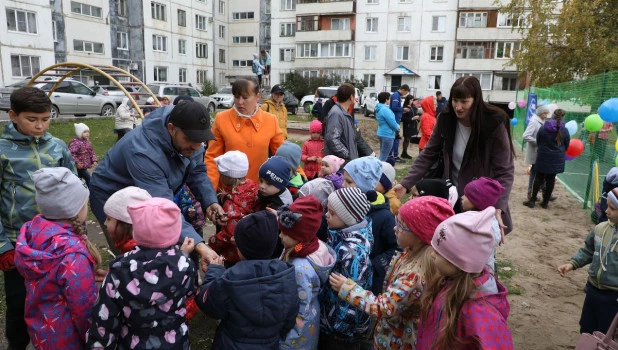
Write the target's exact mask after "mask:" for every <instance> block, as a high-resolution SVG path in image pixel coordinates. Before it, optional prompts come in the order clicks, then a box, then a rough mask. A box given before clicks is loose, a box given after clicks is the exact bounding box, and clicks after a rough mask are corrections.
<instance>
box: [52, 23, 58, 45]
mask: <svg viewBox="0 0 618 350" xmlns="http://www.w3.org/2000/svg"><path fill="white" fill-rule="evenodd" d="M52 38H53V39H54V42H58V22H56V21H52Z"/></svg>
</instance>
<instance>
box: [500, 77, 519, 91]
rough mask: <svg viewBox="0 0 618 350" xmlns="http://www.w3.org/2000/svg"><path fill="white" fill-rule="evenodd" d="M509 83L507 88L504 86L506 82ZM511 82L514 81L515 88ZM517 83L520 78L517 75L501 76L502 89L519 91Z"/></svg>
mask: <svg viewBox="0 0 618 350" xmlns="http://www.w3.org/2000/svg"><path fill="white" fill-rule="evenodd" d="M505 82H506V84H507V87H506V89H505V88H504V84H505ZM511 83H513V84H514V85H515V86H514V88H513V89H511V86H510V85H511ZM517 83H518V79H517V77H515V76H504V77H500V87H501V90H502V91H517Z"/></svg>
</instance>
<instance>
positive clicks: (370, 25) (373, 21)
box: [365, 17, 378, 33]
mask: <svg viewBox="0 0 618 350" xmlns="http://www.w3.org/2000/svg"><path fill="white" fill-rule="evenodd" d="M365 31H366V32H367V33H377V32H378V18H377V17H368V18H367V27H366V28H365Z"/></svg>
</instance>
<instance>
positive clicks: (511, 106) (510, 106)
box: [509, 101, 517, 110]
mask: <svg viewBox="0 0 618 350" xmlns="http://www.w3.org/2000/svg"><path fill="white" fill-rule="evenodd" d="M515 107H517V104H516V103H515V102H513V101H511V102H509V109H510V110H514V109H515Z"/></svg>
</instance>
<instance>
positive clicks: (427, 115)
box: [418, 96, 437, 152]
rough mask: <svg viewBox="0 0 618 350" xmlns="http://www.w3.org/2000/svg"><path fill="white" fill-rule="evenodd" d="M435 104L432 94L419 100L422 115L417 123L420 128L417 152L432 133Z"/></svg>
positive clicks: (434, 123)
mask: <svg viewBox="0 0 618 350" xmlns="http://www.w3.org/2000/svg"><path fill="white" fill-rule="evenodd" d="M436 105H437V102H436V98H435V97H434V96H427V97H425V98H424V99H422V100H421V107H423V115H422V116H421V121H420V123H419V128H420V129H421V140H420V141H419V143H418V151H419V152H421V151H422V150H423V149H424V148H425V145H426V144H427V142H429V138H431V134H432V133H433V128H434V126H435V125H436V122H437V119H436Z"/></svg>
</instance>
